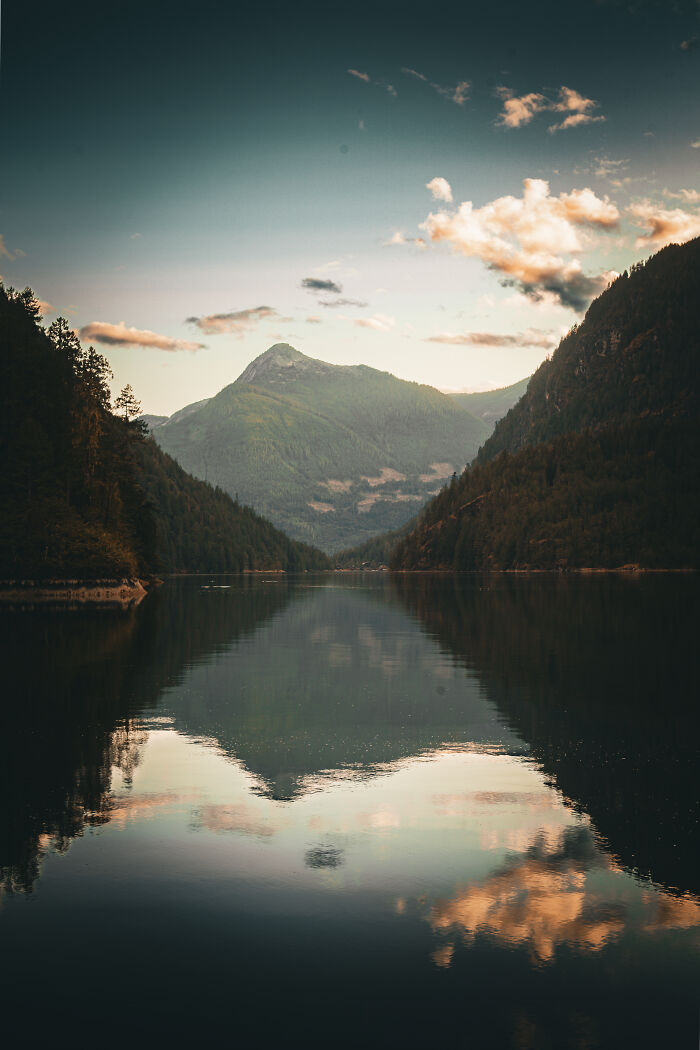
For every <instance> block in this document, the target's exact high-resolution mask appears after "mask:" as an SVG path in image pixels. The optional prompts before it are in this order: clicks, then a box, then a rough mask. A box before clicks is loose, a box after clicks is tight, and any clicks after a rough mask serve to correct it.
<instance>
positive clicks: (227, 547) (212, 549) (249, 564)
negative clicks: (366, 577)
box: [135, 438, 331, 572]
mask: <svg viewBox="0 0 700 1050" xmlns="http://www.w3.org/2000/svg"><path fill="white" fill-rule="evenodd" d="M135 453H136V462H137V467H138V478H139V481H140V482H141V484H142V485H143V488H144V490H145V491H146V493H147V494H148V496H149V497H150V499H151V500H152V502H153V504H154V505H155V507H156V508H157V519H158V530H157V555H158V561H159V564H160V565H162V566H166V567H167V569H168V571H170V572H183V571H184V572H245V571H247V570H255V569H284V570H285V571H287V572H303V571H306V570H311V569H329V568H331V562H330V560H329V558H328V557H327V556H326V555H325V554H323V553H322V552H321V551H319V550H317V549H316V548H315V547H311V546H309V545H308V544H306V543H300V542H298V541H296V540H291V539H290V538H289V537H288V536H286V535H285V533H283V532H280V530H279V529H276V528H275V527H274V526H273V525H272V524H271V523H270V522H269V521H267V519H266V518H263V517H261V516H260V515H259V514H256V513H255V511H253V510H251V508H250V507H244V506H241V505H240V504H239V503H238V501H237V500H232V499H231V497H230V496H229V495H228V493H226V492H224V491H223V489H220V488H219V487H218V486H217V487H216V488H215V487H214V486H212V485H209V484H208V483H207V482H205V481H198V480H197V479H196V478H193V477H192V476H191V475H190V474H187V473H186V471H184V470H183V469H182V467H180V466H179V465H178V464H177V463H176V462H175V460H174V459H173V458H172V457H171V456H169V455H167V453H165V452H163V451H162V450H161V449H160V448H158V446H157V445H156V443H155V441H154V440H153V438H148V439H147V440H146V441H143V442H140V443H139V445H138V447H137V449H136V450H135Z"/></svg>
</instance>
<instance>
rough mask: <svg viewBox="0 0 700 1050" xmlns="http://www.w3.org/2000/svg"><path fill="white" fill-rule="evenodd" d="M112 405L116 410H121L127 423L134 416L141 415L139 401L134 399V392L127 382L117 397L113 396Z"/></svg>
mask: <svg viewBox="0 0 700 1050" xmlns="http://www.w3.org/2000/svg"><path fill="white" fill-rule="evenodd" d="M114 407H115V409H116V411H117V412H121V414H122V415H123V417H124V419H125V420H126V422H127V423H128V422H129V420H130V419H133V418H134V416H140V415H141V402H140V401H137V400H136V394H135V393H134V391H133V390H132V388H131V383H127V384H126V386H125V387H124V388H123V390H122V391H121V393H120V394H119V397H117V398H115V401H114Z"/></svg>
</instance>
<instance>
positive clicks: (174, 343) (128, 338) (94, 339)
mask: <svg viewBox="0 0 700 1050" xmlns="http://www.w3.org/2000/svg"><path fill="white" fill-rule="evenodd" d="M80 338H81V339H83V340H84V341H85V342H91V343H103V344H104V345H106V346H142V347H145V348H148V349H154V350H202V349H203V348H204V344H203V343H190V342H188V341H187V340H185V339H171V338H170V336H167V335H159V334H158V333H157V332H150V331H148V329H140V328H127V326H126V325H125V324H124V322H123V321H120V322H119V324H109V323H108V322H106V321H91V322H90V324H86V325H84V326H83V327H82V328H81V329H80Z"/></svg>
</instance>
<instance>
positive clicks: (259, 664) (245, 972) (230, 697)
mask: <svg viewBox="0 0 700 1050" xmlns="http://www.w3.org/2000/svg"><path fill="white" fill-rule="evenodd" d="M699 597H700V586H699V584H698V581H697V580H695V579H694V578H686V577H643V578H641V579H640V578H618V577H609V576H605V577H591V578H577V579H557V578H551V577H535V578H532V577H530V578H514V577H497V578H489V579H482V578H476V577H461V578H446V577H432V576H406V577H400V578H398V579H397V580H395V581H393V582H392V581H391V580H390V579H388V578H387V577H386V576H384V575H372V576H365V577H362V576H353V575H348V576H320V577H313V576H305V577H300V578H298V579H288V578H280V577H273V576H271V577H270V578H264V577H263V578H255V579H251V578H241V577H217V578H212V579H211V580H210V579H207V578H204V579H203V578H198V579H188V580H181V581H173V582H168V583H167V584H166V585H165V586H164V587H163V588H161V589H160V590H159V591H158V592H156V593H154V594H152V595H151V596H149V597H148V598H147V599H146V600H145V601H144V602H143V603H142V605H141V606H140V607H139V608H137V609H133V610H131V611H128V612H108V611H104V612H100V611H97V610H92V611H89V612H85V611H82V612H78V611H63V612H59V611H48V610H44V611H41V612H34V613H30V612H23V613H10V612H7V611H5V612H2V613H0V629H1V632H2V679H3V686H4V688H3V698H2V701H1V707H0V710H1V711H2V729H1V742H0V1041H2V1045H3V1046H8V1047H16V1046H34V1045H36V1046H39V1045H41V1046H51V1045H71V1046H76V1047H83V1046H85V1047H87V1046H90V1047H92V1046H93V1045H94V1046H112V1045H119V1046H123V1047H125V1048H128V1047H141V1046H149V1047H150V1046H154V1045H157V1046H166V1047H168V1046H175V1047H177V1046H185V1045H195V1046H204V1047H210V1046H222V1047H228V1046H232V1047H234V1046H240V1047H265V1048H267V1047H275V1048H277V1047H297V1046H300V1047H336V1046H353V1047H358V1048H367V1047H382V1048H384V1047H387V1048H394V1047H406V1048H411V1047H426V1048H432V1047H438V1046H440V1047H442V1046H445V1047H473V1048H482V1047H496V1048H507V1047H514V1048H523V1050H525V1048H533V1050H540V1048H548V1047H552V1048H555V1050H559V1048H595V1047H610V1048H613V1047H614V1048H620V1047H654V1048H658V1047H663V1048H666V1047H668V1048H672V1050H675V1048H684V1047H688V1048H695V1047H697V1045H698V1035H699V1033H698V1011H699V1006H700V871H699V869H698V854H699V849H698V847H699V835H698V832H699V830H700V826H699V822H698V816H699V813H698V801H697V800H698V776H697V774H698V767H697V752H698V739H699V734H698V729H699V723H700V719H699V715H698V666H699V659H700V657H699V653H700V640H699V637H698V598H699Z"/></svg>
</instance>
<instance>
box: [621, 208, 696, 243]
mask: <svg viewBox="0 0 700 1050" xmlns="http://www.w3.org/2000/svg"><path fill="white" fill-rule="evenodd" d="M629 214H630V216H631V217H632V221H633V223H634V224H635V226H639V227H640V228H641V229H642V230H643V231H644V232H643V233H642V234H641V235H640V236H639V237H637V240H636V241H635V247H636V248H649V247H652V248H662V247H663V246H664V245H665V244H684V243H685V241H689V240H691V239H692V238H693V237H698V236H700V213H698V212H689V211H684V210H683V209H682V208H672V209H666V208H662V207H660V206H659V205H658V204H654V203H653V202H652V201H650V200H642V201H637V203H636V204H632V205H630V207H629Z"/></svg>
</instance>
